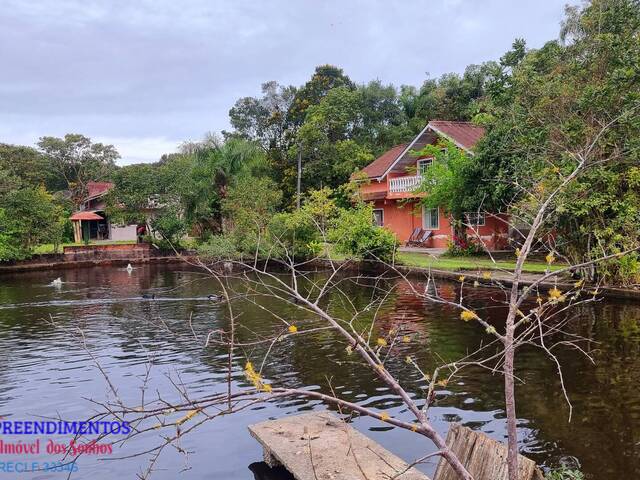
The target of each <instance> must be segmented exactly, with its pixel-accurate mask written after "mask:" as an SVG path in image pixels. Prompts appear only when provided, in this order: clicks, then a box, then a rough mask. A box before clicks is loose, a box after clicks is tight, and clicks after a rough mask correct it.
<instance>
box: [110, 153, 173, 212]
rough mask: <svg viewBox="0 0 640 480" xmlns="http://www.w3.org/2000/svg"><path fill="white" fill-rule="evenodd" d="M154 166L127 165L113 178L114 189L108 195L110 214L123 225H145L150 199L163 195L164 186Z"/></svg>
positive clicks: (145, 164) (115, 173)
mask: <svg viewBox="0 0 640 480" xmlns="http://www.w3.org/2000/svg"><path fill="white" fill-rule="evenodd" d="M158 170H159V168H158V167H157V166H156V165H154V164H148V163H144V164H138V165H126V166H124V167H122V168H119V169H118V170H117V171H116V172H114V174H113V175H112V177H111V180H112V181H113V183H114V185H115V186H114V188H113V189H112V190H111V191H110V192H109V193H108V196H107V204H108V214H109V216H110V217H111V218H112V219H113V220H115V221H121V222H123V223H145V222H146V220H147V214H146V211H147V210H148V209H149V199H150V198H153V197H154V196H155V195H158V194H159V193H161V190H162V187H163V186H162V185H161V182H160V176H159V172H158Z"/></svg>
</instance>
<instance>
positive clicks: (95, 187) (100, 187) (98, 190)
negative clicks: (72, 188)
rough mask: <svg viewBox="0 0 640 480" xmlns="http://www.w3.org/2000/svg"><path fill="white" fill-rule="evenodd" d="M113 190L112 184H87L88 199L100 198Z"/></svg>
mask: <svg viewBox="0 0 640 480" xmlns="http://www.w3.org/2000/svg"><path fill="white" fill-rule="evenodd" d="M112 188H113V183H111V182H87V198H94V197H99V196H100V195H103V194H105V193H107V192H108V191H109V190H111V189H112Z"/></svg>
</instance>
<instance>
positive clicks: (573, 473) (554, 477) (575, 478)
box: [544, 467, 584, 480]
mask: <svg viewBox="0 0 640 480" xmlns="http://www.w3.org/2000/svg"><path fill="white" fill-rule="evenodd" d="M544 478H545V480H584V474H583V473H582V472H581V471H580V470H573V469H570V468H567V467H561V468H559V469H558V470H552V471H551V472H549V473H547V474H546V475H545V477H544Z"/></svg>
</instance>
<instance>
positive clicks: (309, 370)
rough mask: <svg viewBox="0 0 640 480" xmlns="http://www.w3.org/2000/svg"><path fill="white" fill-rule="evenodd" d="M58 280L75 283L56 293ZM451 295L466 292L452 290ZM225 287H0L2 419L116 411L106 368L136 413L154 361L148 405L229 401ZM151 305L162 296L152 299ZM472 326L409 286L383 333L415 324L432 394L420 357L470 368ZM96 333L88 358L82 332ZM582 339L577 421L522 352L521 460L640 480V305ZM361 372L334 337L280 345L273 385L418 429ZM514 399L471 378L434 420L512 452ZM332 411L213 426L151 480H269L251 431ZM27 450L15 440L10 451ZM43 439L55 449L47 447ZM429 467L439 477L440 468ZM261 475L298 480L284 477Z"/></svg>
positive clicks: (398, 366) (592, 320)
mask: <svg viewBox="0 0 640 480" xmlns="http://www.w3.org/2000/svg"><path fill="white" fill-rule="evenodd" d="M58 275H60V276H61V277H62V281H63V283H62V285H61V286H59V287H54V286H50V285H49V283H50V282H51V281H52V280H53V279H54V278H55V277H57V276H58ZM347 288H348V289H349V290H348V293H349V296H350V298H351V299H352V301H353V302H354V303H355V304H359V305H365V304H366V302H367V301H368V299H369V297H370V291H369V289H368V288H366V287H364V286H355V285H352V286H350V287H347ZM441 288H443V289H445V290H446V289H447V288H448V289H453V286H452V285H447V284H443V285H442V286H441ZM216 291H218V289H217V287H216V283H215V281H213V280H212V279H210V278H207V277H206V276H203V275H202V273H200V272H197V271H192V270H191V271H190V270H188V269H187V268H185V267H184V266H176V265H174V266H144V267H139V268H136V269H135V270H134V271H133V272H131V273H128V272H127V271H126V270H124V269H119V268H93V269H79V270H68V271H60V272H41V273H24V274H19V275H12V276H3V277H0V361H1V363H2V368H1V369H0V416H1V417H4V418H3V419H4V420H38V419H41V418H42V417H44V418H52V417H56V416H58V415H60V416H61V417H63V418H65V419H67V420H77V421H80V420H85V419H86V418H88V417H89V416H91V415H92V414H93V413H95V412H96V411H98V410H100V409H99V408H98V407H97V406H96V405H95V404H94V403H92V400H94V401H104V400H105V399H107V398H113V394H112V393H111V392H110V391H109V386H108V384H107V382H106V381H105V378H104V376H103V375H102V374H101V373H100V371H99V370H98V369H97V368H96V365H95V363H94V361H93V360H92V358H91V356H93V357H95V359H96V360H97V361H98V362H99V363H100V365H101V367H102V368H103V369H104V371H105V373H106V374H107V375H108V376H109V378H110V379H111V381H112V382H113V383H114V385H115V386H116V388H117V390H118V395H119V396H120V398H122V400H123V401H124V402H125V403H128V404H130V405H136V404H139V402H140V398H141V387H142V386H143V385H144V378H145V375H146V372H147V365H149V363H150V362H151V364H152V365H153V366H152V368H151V375H150V376H149V378H150V380H149V381H148V383H147V384H146V390H145V395H147V398H150V397H154V396H155V397H157V395H158V393H160V394H161V395H162V397H163V398H166V399H167V400H170V401H177V400H179V398H180V394H179V392H178V390H177V388H176V387H175V386H174V385H179V386H180V388H186V389H188V391H189V392H190V395H192V396H194V397H195V396H198V395H201V396H202V395H205V394H209V393H212V392H219V391H223V390H224V389H225V384H224V382H225V378H226V370H225V369H226V362H227V356H226V355H227V352H226V349H225V348H223V347H214V346H210V347H208V348H206V349H203V348H202V341H201V340H202V338H203V336H204V335H206V332H208V331H210V330H213V329H216V328H226V327H227V322H228V317H227V313H226V308H225V306H224V305H219V304H214V303H212V302H211V301H210V300H209V299H208V298H207V295H208V294H210V293H214V292H216ZM451 291H453V290H451ZM143 294H144V295H149V294H155V296H156V298H155V299H153V300H151V299H144V298H142V295H143ZM496 295H497V294H496V292H495V291H491V290H480V289H477V290H476V291H475V292H473V297H474V298H473V302H474V303H475V304H476V305H477V306H478V308H480V307H485V308H488V310H487V311H489V312H493V313H492V315H493V316H494V317H495V319H496V320H497V319H498V318H499V317H500V315H501V310H500V308H497V307H496V308H492V306H493V305H494V299H493V297H494V296H496ZM330 300H331V299H330ZM265 301H266V300H265ZM273 302H274V304H273V305H269V307H270V308H273V309H275V310H276V311H278V312H279V314H281V315H282V316H283V317H284V318H288V319H295V322H296V324H298V325H301V326H303V325H305V322H313V321H314V320H313V319H312V318H311V316H310V315H309V314H307V313H304V312H301V311H300V310H299V309H297V308H296V307H295V305H287V304H277V303H276V302H275V301H273ZM239 308H240V310H241V317H240V320H239V323H241V324H242V325H243V327H242V328H239V330H238V338H239V340H240V341H248V340H249V339H251V338H254V336H255V335H256V334H260V333H267V332H270V331H272V329H273V322H274V320H273V319H271V318H270V317H269V316H268V315H266V314H265V313H264V311H262V310H260V309H259V308H257V307H255V306H254V305H251V304H248V303H247V304H246V305H244V306H242V305H241V306H240V307H239ZM458 315H459V312H456V311H454V310H452V309H449V308H446V307H442V306H437V305H432V304H427V303H425V302H423V301H421V300H419V299H416V298H415V297H413V296H412V295H411V294H410V292H409V291H408V289H407V288H406V286H404V287H403V286H402V285H399V286H398V288H396V290H395V291H394V293H393V294H392V295H391V296H390V297H389V298H388V300H387V303H386V305H385V307H384V308H383V309H382V310H381V311H380V321H379V325H380V329H381V330H382V334H384V332H385V331H388V330H389V329H392V328H398V326H399V325H402V326H403V328H404V329H405V330H406V331H407V332H408V333H409V334H410V335H411V338H412V341H411V342H410V343H408V344H402V345H400V346H398V347H394V350H393V352H392V354H391V355H390V357H389V360H388V364H387V366H388V369H389V370H390V371H391V372H393V373H394V374H395V375H397V376H398V377H399V378H400V380H401V383H403V384H404V385H405V386H406V388H407V390H408V391H410V392H411V393H412V394H413V395H415V396H416V398H421V397H422V396H423V388H424V382H422V381H421V379H420V378H419V375H418V374H417V373H416V372H415V371H414V370H413V369H412V368H410V366H409V365H407V364H406V363H405V362H404V359H405V357H406V355H412V356H413V357H414V358H415V359H416V361H417V362H418V363H419V364H420V366H421V367H422V368H423V369H424V370H425V371H429V370H430V369H431V368H433V367H434V366H435V365H436V364H437V363H439V360H438V358H442V359H446V360H454V359H457V358H459V357H461V356H463V355H464V354H465V352H468V351H473V350H475V349H476V347H477V345H478V343H479V341H480V340H481V339H482V337H483V335H484V337H485V338H486V337H487V336H486V334H484V332H482V331H481V330H479V328H478V327H477V326H476V325H472V324H465V323H463V322H461V321H460V320H459V317H458ZM189 319H191V320H189ZM80 329H81V330H82V331H83V332H84V342H85V344H86V349H85V347H84V345H83V341H82V339H81V337H80V336H79V335H78V332H79V331H80ZM569 329H570V330H572V331H573V332H575V333H578V334H580V335H584V336H586V337H588V338H591V339H593V340H594V341H595V342H596V343H594V344H592V345H591V347H590V348H591V353H592V355H593V356H594V358H595V360H596V363H595V365H593V364H591V363H590V362H589V361H587V360H586V359H585V358H584V356H582V355H580V354H578V353H577V352H575V351H568V350H567V351H564V352H563V353H562V354H561V355H560V358H561V361H562V364H563V368H564V372H565V381H566V385H567V389H568V392H569V394H570V396H571V400H572V403H573V408H574V410H573V418H572V420H571V422H570V423H569V422H568V408H567V405H566V403H565V402H564V400H563V395H562V391H561V389H560V386H559V380H558V376H557V375H556V369H555V366H554V364H553V363H552V362H550V361H549V360H548V359H547V358H545V357H544V356H543V355H542V354H541V352H539V351H537V350H523V351H522V352H521V353H520V355H519V357H518V362H517V363H518V365H517V368H518V375H519V377H520V378H521V380H522V381H523V382H524V383H523V384H521V385H519V386H518V387H517V406H518V414H519V434H520V441H521V452H522V453H524V454H526V455H528V456H530V457H531V458H532V459H534V460H536V461H537V462H539V463H540V464H542V465H544V466H554V465H558V464H559V463H561V462H567V461H569V462H572V461H575V460H573V459H574V458H575V459H577V460H578V461H579V462H580V465H581V466H582V469H583V471H584V472H585V473H586V474H587V478H591V479H598V480H607V479H636V478H640V389H639V387H640V306H638V305H632V304H624V303H614V302H602V303H600V304H598V305H597V306H595V307H591V308H588V309H587V308H584V309H582V310H580V312H579V315H577V316H576V317H575V318H573V319H572V320H571V323H570V325H569ZM194 335H195V336H196V337H198V338H199V339H200V341H199V342H197V341H195V340H194ZM265 348H266V346H261V347H256V348H251V349H249V348H246V349H239V351H238V353H237V355H238V359H237V368H236V370H235V372H234V384H235V385H237V386H242V385H246V382H245V380H244V377H243V373H242V365H243V364H244V361H245V360H246V359H247V358H250V359H251V360H252V361H254V362H256V363H257V362H261V361H262V358H263V357H264V350H265ZM87 350H88V351H87ZM89 352H90V353H91V355H90V354H89ZM352 360H353V358H350V357H349V356H348V355H347V352H346V351H345V345H344V343H343V342H341V341H340V340H339V339H338V338H336V336H335V335H333V334H331V333H328V332H326V331H322V332H317V333H313V334H308V335H297V336H294V337H289V338H287V339H285V340H283V341H281V342H278V343H277V344H276V346H275V347H274V349H273V351H272V352H271V355H270V356H269V358H268V361H267V364H266V366H265V369H264V376H265V377H267V378H274V379H277V384H278V385H286V386H289V387H303V386H304V387H313V388H317V389H318V390H320V391H323V392H327V393H329V392H330V387H329V382H330V384H331V388H333V389H334V390H335V391H336V392H337V393H338V394H339V395H340V396H341V397H343V398H344V399H346V400H349V401H353V402H357V403H361V404H363V405H366V406H370V407H376V408H379V409H381V410H385V411H387V412H388V413H389V414H390V415H392V416H395V417H398V418H405V419H410V415H409V414H408V413H407V412H406V410H405V409H404V408H403V406H402V405H401V404H400V402H398V400H397V399H396V398H395V397H394V396H393V395H391V394H390V392H389V391H388V389H387V388H386V387H385V386H384V385H382V384H381V383H380V382H379V381H377V380H376V379H374V378H373V376H372V374H371V373H370V372H369V371H368V370H366V369H363V368H361V367H359V366H357V365H356V364H355V363H354V362H353V361H352ZM136 402H138V403H136ZM503 403H504V402H503V398H502V378H501V377H500V375H492V374H491V372H490V371H487V370H484V369H477V368H476V369H469V370H466V371H464V372H463V373H462V375H461V376H460V377H459V378H457V379H456V380H455V381H453V382H451V383H449V384H448V385H447V386H446V389H445V388H442V389H441V390H440V391H439V392H438V395H437V400H436V404H435V405H434V406H433V407H432V409H431V418H432V421H433V423H434V425H435V427H436V428H437V429H438V430H439V431H440V432H441V433H442V434H443V435H445V434H446V431H447V428H448V424H449V423H450V422H462V423H463V424H465V425H467V426H470V427H472V428H474V429H479V430H481V431H483V432H486V433H487V434H489V435H491V436H492V437H494V438H496V439H498V440H503V439H504V433H505V429H504V423H505V422H504V413H503ZM326 408H327V407H326V406H324V405H322V404H321V403H319V402H317V401H309V400H298V399H296V400H281V401H277V402H272V403H269V404H263V405H260V406H258V407H255V408H253V409H248V410H245V411H242V412H240V413H237V414H234V415H231V416H227V417H222V418H219V419H216V420H213V421H210V422H207V423H205V424H203V425H202V426H201V427H200V428H199V429H197V430H195V431H194V432H192V433H190V434H189V435H186V436H185V437H184V438H183V439H182V443H181V447H182V448H183V450H184V451H185V452H187V454H186V455H185V454H182V453H179V452H177V451H175V450H174V449H171V450H166V451H165V453H164V454H163V456H162V457H160V459H159V460H158V462H157V463H156V464H155V465H154V472H153V475H152V476H151V478H158V479H175V478H178V477H179V478H188V479H253V478H254V472H257V471H259V470H261V469H263V467H264V465H263V464H260V463H259V462H260V461H261V449H260V448H259V446H258V444H257V442H256V441H255V440H253V439H252V438H251V437H250V436H249V434H248V433H247V430H246V426H247V425H248V424H250V423H254V422H257V421H261V420H266V419H269V418H278V417H282V416H284V415H288V414H295V413H298V412H301V411H306V410H310V409H326ZM353 426H354V427H355V428H357V429H359V430H360V431H362V432H364V433H365V434H367V435H369V436H370V437H372V438H373V439H375V440H376V441H378V442H379V443H381V444H382V445H383V446H384V447H386V448H388V449H389V450H391V451H393V452H394V453H396V454H398V455H399V456H401V457H403V458H404V459H405V460H408V461H410V460H413V459H414V458H417V457H420V456H423V455H425V454H426V453H428V452H431V451H433V447H432V446H431V445H430V443H429V442H428V440H426V439H423V438H422V437H416V436H415V435H413V434H411V433H410V432H406V431H404V430H400V429H397V428H390V427H389V426H388V425H386V424H383V423H381V422H379V421H374V420H371V419H369V418H356V419H354V421H353ZM158 435H159V433H155V432H151V433H150V434H145V435H142V436H138V437H135V438H133V439H131V441H130V442H128V443H126V444H125V446H124V447H123V448H122V449H116V450H115V451H114V453H113V454H112V455H110V456H108V455H107V456H104V455H103V456H96V455H87V456H83V457H81V458H80V460H79V462H78V471H77V472H76V473H74V474H73V475H72V477H71V478H91V479H93V480H98V479H113V478H118V477H121V478H134V477H135V474H136V473H141V472H144V471H145V469H146V468H147V467H148V457H145V456H137V457H133V458H126V459H122V460H117V461H113V460H111V461H110V460H102V459H101V458H111V457H121V456H126V455H132V454H135V453H140V452H143V451H145V450H147V449H149V448H151V447H153V446H155V445H157V444H158V443H159V441H160V438H159V436H158ZM67 437H68V436H67ZM17 439H18V437H16V436H4V437H2V440H4V441H6V442H9V441H17ZM20 439H22V440H23V442H24V441H29V440H30V441H33V438H29V439H26V440H25V437H24V436H23V437H21V438H20ZM42 439H43V440H42V441H43V442H44V441H45V439H46V436H43V437H42ZM58 440H60V441H64V440H67V441H68V438H66V439H65V437H64V436H62V437H59V438H58ZM26 459H28V460H29V462H37V461H39V462H47V461H51V460H53V459H54V458H53V457H52V456H51V455H47V454H46V452H41V454H40V455H29V456H28V458H26ZM24 460H25V456H24V455H15V454H14V455H7V454H4V455H0V462H9V461H24ZM420 468H421V469H422V470H423V471H424V472H425V473H427V474H429V475H433V472H434V470H435V461H434V462H432V463H427V464H424V465H422V466H421V467H420ZM255 475H256V477H255V478H258V475H260V476H259V478H273V479H275V478H282V477H278V476H276V475H275V474H272V473H269V472H267V473H265V474H264V476H261V475H262V474H258V473H255ZM0 478H38V479H49V478H66V474H65V473H59V472H39V473H22V474H15V473H14V474H11V473H2V472H1V463H0Z"/></svg>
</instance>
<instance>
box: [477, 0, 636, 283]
mask: <svg viewBox="0 0 640 480" xmlns="http://www.w3.org/2000/svg"><path fill="white" fill-rule="evenodd" d="M639 7H640V2H638V1H637V0H593V1H592V2H591V3H588V4H586V5H585V6H584V7H582V8H569V9H568V10H567V17H566V20H565V22H564V25H563V30H562V32H561V33H562V38H563V39H564V42H563V43H560V42H557V41H553V42H549V43H547V44H546V45H544V47H542V48H541V49H539V50H532V51H528V52H526V53H523V45H522V43H516V44H514V48H513V50H512V51H511V52H508V53H507V54H506V55H505V56H504V57H503V59H502V61H501V68H502V70H501V72H500V75H499V76H497V77H496V78H497V80H496V81H495V82H494V83H493V85H492V88H491V89H490V92H491V94H490V97H489V98H488V101H487V104H486V110H487V112H488V113H489V114H490V116H489V118H488V123H487V127H488V133H487V136H486V138H485V139H484V140H483V141H481V142H480V144H479V145H478V155H477V156H476V169H475V173H474V174H473V175H474V176H475V177H476V178H478V179H481V181H480V182H478V185H477V189H476V194H475V198H476V200H478V201H479V200H480V199H482V198H486V199H488V200H489V202H488V203H489V204H490V205H491V207H493V208H494V209H505V208H506V206H507V205H512V204H513V203H514V201H516V200H519V201H520V207H519V208H520V210H524V211H526V210H530V207H529V206H528V204H529V203H530V197H529V196H528V194H527V192H528V191H529V187H530V186H532V185H533V186H535V188H538V189H549V188H552V187H553V185H555V184H556V183H557V181H558V178H559V177H560V176H561V175H563V174H565V173H566V171H567V169H568V168H570V167H568V166H570V165H571V164H572V162H573V161H574V159H573V158H571V157H570V156H567V154H566V152H567V151H569V152H574V151H576V150H578V149H579V148H581V147H583V146H584V145H585V144H587V142H593V143H592V145H591V150H590V152H589V153H590V155H591V158H592V162H591V164H590V165H589V168H588V169H587V171H586V172H585V173H584V174H583V175H581V176H580V178H579V179H578V180H577V181H576V182H575V183H573V184H572V185H571V186H570V188H568V189H566V190H564V191H563V192H562V194H561V195H560V196H559V197H558V199H557V207H556V208H554V210H553V216H550V217H549V218H548V220H549V223H548V224H547V225H546V226H545V228H547V230H548V231H549V232H551V231H553V232H554V236H555V238H556V240H557V249H558V250H559V251H560V252H561V253H563V254H564V255H566V256H567V257H568V258H569V259H570V260H571V261H572V262H574V263H582V262H583V261H585V260H588V259H591V258H594V256H596V257H599V256H601V255H602V254H603V253H607V252H608V253H615V252H620V251H624V250H627V249H629V248H633V247H634V246H635V245H638V242H639V241H640V240H639V238H640V230H639V228H638V225H639V222H638V218H639V215H640V209H639V207H638V204H639V203H638V202H639V199H638V168H640V153H639V151H640V140H638V139H639V138H640V115H638V112H639V108H640V81H638V74H637V72H638V70H637V68H636V67H637V65H638V63H639V62H640V44H638V41H637V38H638V35H639V32H640V8H639ZM607 125H610V128H606V129H603V126H607ZM598 132H602V133H601V134H599V136H596V133H598ZM617 264H618V261H615V262H610V263H601V264H598V270H596V267H595V265H592V264H590V265H589V268H588V269H583V270H582V272H581V274H582V275H583V276H585V277H587V278H594V277H595V276H598V277H599V278H601V279H603V280H606V281H625V279H624V278H622V276H621V275H620V273H621V272H620V271H619V269H618V267H617ZM639 276H640V272H636V273H634V274H633V276H632V277H631V278H630V279H627V281H634V279H635V278H640V277H639Z"/></svg>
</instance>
